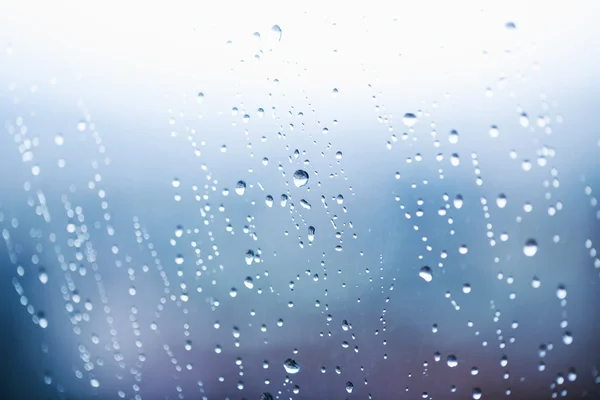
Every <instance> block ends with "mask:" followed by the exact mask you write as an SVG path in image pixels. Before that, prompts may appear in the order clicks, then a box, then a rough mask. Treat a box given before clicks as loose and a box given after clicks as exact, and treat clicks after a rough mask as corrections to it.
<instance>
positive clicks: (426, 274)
mask: <svg viewBox="0 0 600 400" xmlns="http://www.w3.org/2000/svg"><path fill="white" fill-rule="evenodd" d="M419 276H420V277H421V278H423V279H424V280H425V282H431V280H432V279H433V276H432V275H431V268H429V267H427V266H425V267H423V268H421V270H420V271H419Z"/></svg>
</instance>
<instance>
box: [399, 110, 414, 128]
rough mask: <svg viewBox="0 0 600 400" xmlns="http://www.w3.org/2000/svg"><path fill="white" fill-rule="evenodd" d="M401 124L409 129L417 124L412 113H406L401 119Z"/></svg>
mask: <svg viewBox="0 0 600 400" xmlns="http://www.w3.org/2000/svg"><path fill="white" fill-rule="evenodd" d="M402 122H403V123H404V125H406V126H408V127H409V128H411V127H413V126H415V124H416V123H417V116H416V115H415V114H413V113H406V114H404V116H403V117H402Z"/></svg>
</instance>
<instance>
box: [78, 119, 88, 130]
mask: <svg viewBox="0 0 600 400" xmlns="http://www.w3.org/2000/svg"><path fill="white" fill-rule="evenodd" d="M86 129H87V123H86V122H85V121H79V122H78V123H77V130H78V131H79V132H83V131H85V130H86Z"/></svg>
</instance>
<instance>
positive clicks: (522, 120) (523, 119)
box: [519, 113, 529, 128]
mask: <svg viewBox="0 0 600 400" xmlns="http://www.w3.org/2000/svg"><path fill="white" fill-rule="evenodd" d="M519 124H520V125H521V126H522V127H523V128H527V127H528V126H529V117H528V116H527V114H526V113H521V115H520V116H519Z"/></svg>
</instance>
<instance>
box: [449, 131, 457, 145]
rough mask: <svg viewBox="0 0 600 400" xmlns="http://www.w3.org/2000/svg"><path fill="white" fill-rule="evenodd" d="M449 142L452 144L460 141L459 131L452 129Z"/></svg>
mask: <svg viewBox="0 0 600 400" xmlns="http://www.w3.org/2000/svg"><path fill="white" fill-rule="evenodd" d="M448 142H450V144H456V143H458V132H457V131H455V130H451V131H450V135H449V136H448Z"/></svg>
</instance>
